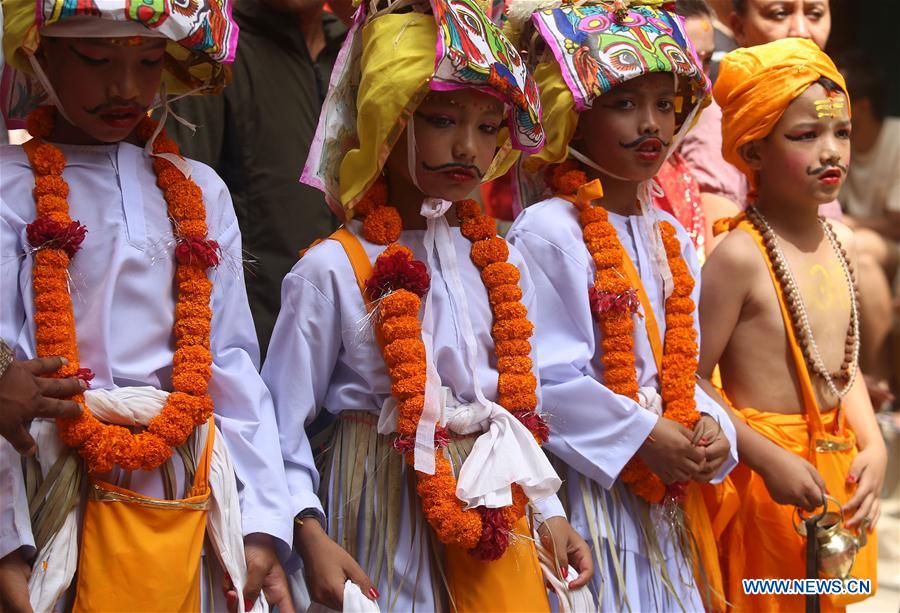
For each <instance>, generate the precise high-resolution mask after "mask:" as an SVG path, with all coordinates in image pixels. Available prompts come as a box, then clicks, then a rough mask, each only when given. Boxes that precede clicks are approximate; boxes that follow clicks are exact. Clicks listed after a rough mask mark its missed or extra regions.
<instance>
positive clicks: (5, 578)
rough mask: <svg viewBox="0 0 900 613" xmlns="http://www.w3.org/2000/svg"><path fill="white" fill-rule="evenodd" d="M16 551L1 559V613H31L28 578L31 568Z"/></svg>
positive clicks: (18, 551)
mask: <svg viewBox="0 0 900 613" xmlns="http://www.w3.org/2000/svg"><path fill="white" fill-rule="evenodd" d="M20 551H21V550H19V549H16V550H15V551H13V552H12V553H9V554H7V555H6V556H4V557H3V558H2V559H0V611H4V612H9V613H31V611H32V609H31V602H29V600H28V578H29V577H30V576H31V566H29V565H28V563H27V562H25V560H24V559H23V558H22V554H21V553H20Z"/></svg>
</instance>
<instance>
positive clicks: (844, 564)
mask: <svg viewBox="0 0 900 613" xmlns="http://www.w3.org/2000/svg"><path fill="white" fill-rule="evenodd" d="M829 502H833V503H834V505H835V506H836V507H837V512H835V511H829V510H828V503H829ZM795 516H796V517H798V518H799V519H800V520H801V521H799V522H797V521H795V522H794V529H795V530H796V531H797V533H798V534H800V535H801V536H803V537H805V536H806V524H805V523H804V521H802V520H805V519H807V518H806V517H804V516H803V514H802V512H801V511H800V510H799V509H797V510H796V513H795ZM866 541H867V539H866V526H865V524H863V526H862V528H861V529H860V531H859V535H858V536H856V535H854V534H853V533H852V532H850V530H848V529H847V528H844V511H843V510H842V509H841V503H840V502H838V500H837V499H835V498H834V497H833V496H825V497H824V500H823V504H822V513H821V514H820V515H819V517H818V521H817V522H816V548H817V550H818V562H819V572H820V573H821V574H822V575H824V576H825V577H827V578H832V579H842V580H843V579H847V578H848V577H849V576H850V570H851V569H852V568H853V562H855V561H856V554H857V553H858V552H859V550H860V549H862V548H863V547H864V546H865V545H866Z"/></svg>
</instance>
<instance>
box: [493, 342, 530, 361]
mask: <svg viewBox="0 0 900 613" xmlns="http://www.w3.org/2000/svg"><path fill="white" fill-rule="evenodd" d="M494 351H495V352H496V353H497V357H498V358H504V357H510V356H516V357H518V356H523V355H529V354H530V353H531V343H529V342H528V340H526V339H521V338H517V339H510V340H502V339H498V340H496V341H495V343H494Z"/></svg>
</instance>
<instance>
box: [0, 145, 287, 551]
mask: <svg viewBox="0 0 900 613" xmlns="http://www.w3.org/2000/svg"><path fill="white" fill-rule="evenodd" d="M60 148H61V149H62V151H63V152H64V153H65V155H66V159H67V165H66V168H65V170H64V172H63V177H64V178H65V179H66V181H67V182H68V184H69V188H70V192H69V199H68V200H69V214H70V216H71V218H72V219H73V220H78V221H80V222H81V223H82V224H84V225H85V226H86V227H87V230H88V232H87V237H86V238H85V240H84V242H83V243H82V246H81V250H80V251H79V252H78V254H77V255H76V256H75V257H74V258H73V260H72V263H71V265H70V267H69V273H70V276H71V280H70V285H71V293H72V302H73V308H74V313H75V322H76V329H77V334H78V350H79V358H80V362H81V365H82V366H83V367H86V368H90V369H92V370H93V372H94V374H95V378H94V380H93V382H92V387H93V388H94V389H113V388H117V387H126V386H142V385H149V386H153V387H156V388H159V389H163V390H171V375H172V359H173V353H174V335H173V333H172V326H173V323H174V319H175V295H174V289H175V288H174V282H173V279H174V276H173V275H174V270H175V259H174V238H173V234H172V225H171V222H170V221H169V218H168V215H167V211H166V202H165V200H164V199H163V196H162V193H161V191H160V190H159V188H158V187H157V185H156V175H155V174H154V172H153V168H152V160H151V158H149V157H147V156H146V155H144V153H143V151H142V149H140V148H138V147H135V146H134V145H130V144H127V143H119V144H114V145H103V146H72V145H62V146H61V147H60ZM190 164H191V167H192V169H193V179H194V181H196V183H197V185H199V186H200V188H201V189H202V190H203V196H204V203H205V205H206V214H207V223H208V225H209V238H211V239H214V240H217V241H218V242H219V244H220V246H221V249H222V262H221V263H220V264H219V266H218V268H216V269H215V270H213V271H212V273H211V275H212V276H211V278H212V281H213V293H212V298H211V301H210V306H211V307H212V311H213V318H212V327H211V334H210V347H211V352H212V356H213V364H212V373H213V374H212V379H211V381H210V384H209V392H210V395H211V396H212V398H213V401H214V404H215V416H216V424H217V425H218V427H219V429H220V430H221V432H222V434H223V436H224V439H225V442H226V445H227V447H228V451H229V453H230V455H231V459H232V461H233V464H234V469H235V474H236V477H237V480H238V489H239V492H240V499H241V509H242V523H243V533H244V534H245V535H246V534H250V533H255V532H260V533H265V534H270V535H272V536H273V537H275V539H276V540H275V542H276V546H277V549H278V552H279V554H280V555H281V556H282V558H287V556H288V553H289V550H290V546H291V542H292V526H293V523H292V520H293V516H294V514H295V513H296V512H297V511H298V510H299V509H294V508H293V507H292V506H291V501H290V498H289V497H288V495H287V487H286V481H285V477H284V468H283V464H282V461H281V456H280V453H279V452H278V448H277V444H276V441H277V440H278V434H277V431H276V423H275V419H274V415H273V412H272V411H273V409H272V401H271V397H270V395H269V393H268V391H267V389H266V387H265V385H264V384H263V381H262V379H261V377H260V376H259V373H258V372H257V371H258V362H259V350H258V345H257V341H256V334H255V331H254V328H253V322H252V320H251V316H250V309H249V307H248V304H247V294H246V291H245V289H244V277H243V268H242V253H241V237H240V232H239V230H238V225H237V219H236V217H235V214H234V210H233V208H232V205H231V198H230V195H229V193H228V189H227V188H226V186H225V184H224V183H223V182H222V180H221V179H219V177H218V176H217V175H216V174H215V173H214V172H213V171H212V170H211V169H210V168H209V167H207V166H204V165H203V164H200V163H198V162H190ZM33 188H34V175H33V173H32V170H31V168H30V166H29V164H28V161H27V158H26V156H25V152H24V150H23V149H22V148H21V147H16V146H3V147H0V265H2V267H0V295H2V302H0V306H2V310H0V336H2V338H3V339H4V340H6V341H7V342H8V343H9V344H10V346H12V347H13V348H14V349H15V351H16V355H17V356H18V357H19V358H21V359H27V358H32V357H34V356H35V327H34V318H33V314H34V304H33V292H32V274H31V268H32V263H33V257H32V255H31V254H30V253H29V246H28V244H27V240H26V234H25V233H26V225H27V224H29V223H31V221H33V220H34V217H35V203H34V198H33V196H32V193H31V192H32V189H33ZM38 453H39V454H40V450H38ZM176 455H177V454H176ZM182 472H183V471H181V470H180V469H178V468H177V464H176V471H175V474H176V476H177V477H178V489H179V491H183V489H184V483H183V476H182ZM131 488H132V489H135V490H136V491H139V492H141V493H143V494H146V495H149V496H161V495H162V487H161V481H160V478H159V477H158V476H157V474H156V473H155V472H153V473H145V472H141V471H138V472H135V473H134V480H133V481H132V485H131ZM19 547H25V550H24V551H25V553H26V555H28V554H30V553H31V552H33V551H34V540H33V537H32V533H31V525H30V522H29V518H28V508H27V501H26V498H25V492H24V488H23V480H22V471H21V469H20V459H19V456H18V454H17V453H16V452H15V450H14V449H13V448H12V446H11V445H9V443H7V442H6V441H5V440H3V439H0V557H2V556H4V555H6V554H7V553H9V552H11V551H14V550H15V549H18V548H19Z"/></svg>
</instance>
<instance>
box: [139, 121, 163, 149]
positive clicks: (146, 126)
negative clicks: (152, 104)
mask: <svg viewBox="0 0 900 613" xmlns="http://www.w3.org/2000/svg"><path fill="white" fill-rule="evenodd" d="M157 125H158V122H157V121H156V120H154V119H152V118H151V117H144V118H143V119H141V121H140V123H138V125H137V128H135V136H137V137H138V140H140V141H141V142H142V143H146V142H147V141H148V140H150V137H151V136H153V133H154V132H155V131H156V126H157ZM158 159H161V158H158Z"/></svg>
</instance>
